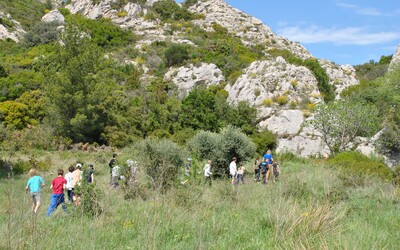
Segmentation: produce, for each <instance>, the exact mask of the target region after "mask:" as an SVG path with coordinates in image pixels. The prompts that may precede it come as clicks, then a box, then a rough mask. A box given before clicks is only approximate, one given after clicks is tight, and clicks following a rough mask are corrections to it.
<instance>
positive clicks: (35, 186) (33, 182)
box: [26, 175, 44, 193]
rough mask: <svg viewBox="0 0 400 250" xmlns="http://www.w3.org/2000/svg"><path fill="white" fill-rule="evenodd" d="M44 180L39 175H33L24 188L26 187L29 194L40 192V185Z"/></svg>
mask: <svg viewBox="0 0 400 250" xmlns="http://www.w3.org/2000/svg"><path fill="white" fill-rule="evenodd" d="M43 184H44V180H43V178H42V177H40V176H39V175H35V176H33V177H31V178H30V179H29V180H28V183H27V184H26V186H28V188H29V191H30V192H31V193H36V192H42V185H43Z"/></svg>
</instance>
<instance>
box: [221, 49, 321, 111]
mask: <svg viewBox="0 0 400 250" xmlns="http://www.w3.org/2000/svg"><path fill="white" fill-rule="evenodd" d="M225 90H226V91H228V93H229V96H228V101H229V102H230V103H234V104H235V103H238V102H240V101H247V102H248V103H249V104H250V105H251V106H257V107H259V106H262V105H264V106H265V105H270V106H280V105H282V106H287V105H290V104H291V103H292V105H296V106H297V105H298V104H299V103H300V102H301V101H302V100H303V99H304V98H308V99H309V100H310V102H312V103H319V102H321V101H322V98H321V95H320V92H319V90H318V87H317V80H316V79H315V77H314V76H313V74H312V73H311V72H310V70H308V69H307V68H306V67H302V66H295V65H291V64H288V63H286V61H285V60H284V59H283V58H282V57H278V58H277V59H276V60H274V59H272V60H269V61H256V62H253V63H252V64H251V65H250V66H249V67H248V68H247V69H246V70H245V71H244V74H243V75H242V76H240V77H239V78H238V79H237V81H236V82H235V83H234V84H233V85H227V86H226V87H225ZM279 98H286V99H287V101H286V104H278V102H279Z"/></svg>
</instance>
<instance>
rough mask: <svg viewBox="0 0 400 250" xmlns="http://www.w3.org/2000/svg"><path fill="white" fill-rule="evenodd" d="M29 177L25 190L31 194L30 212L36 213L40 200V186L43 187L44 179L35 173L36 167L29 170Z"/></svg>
mask: <svg viewBox="0 0 400 250" xmlns="http://www.w3.org/2000/svg"><path fill="white" fill-rule="evenodd" d="M29 176H30V177H31V178H29V180H28V182H27V183H26V187H25V190H26V191H27V192H28V191H29V192H30V194H31V196H32V214H36V213H37V210H38V209H39V207H40V204H41V201H42V187H44V180H43V178H42V177H41V176H39V175H37V174H36V169H34V168H31V169H30V170H29Z"/></svg>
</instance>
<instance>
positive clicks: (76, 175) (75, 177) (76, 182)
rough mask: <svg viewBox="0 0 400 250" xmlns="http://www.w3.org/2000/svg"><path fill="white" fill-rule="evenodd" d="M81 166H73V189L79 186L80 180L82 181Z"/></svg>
mask: <svg viewBox="0 0 400 250" xmlns="http://www.w3.org/2000/svg"><path fill="white" fill-rule="evenodd" d="M82 173H83V171H82V164H80V163H78V164H76V166H75V170H74V172H72V177H73V180H72V186H73V187H75V185H78V186H80V185H81V180H82Z"/></svg>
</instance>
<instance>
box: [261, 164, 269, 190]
mask: <svg viewBox="0 0 400 250" xmlns="http://www.w3.org/2000/svg"><path fill="white" fill-rule="evenodd" d="M260 171H261V174H262V180H263V182H262V183H263V184H267V182H268V180H267V178H268V176H267V173H268V162H267V161H266V160H264V161H262V162H261V164H260Z"/></svg>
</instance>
